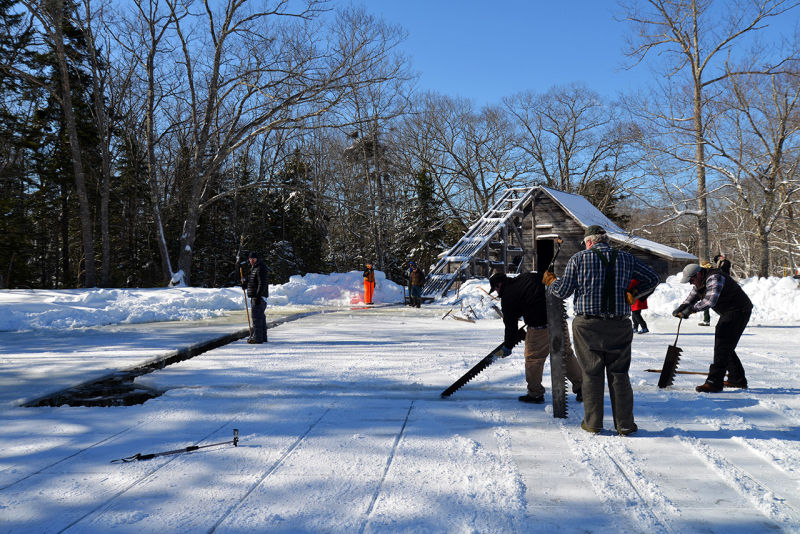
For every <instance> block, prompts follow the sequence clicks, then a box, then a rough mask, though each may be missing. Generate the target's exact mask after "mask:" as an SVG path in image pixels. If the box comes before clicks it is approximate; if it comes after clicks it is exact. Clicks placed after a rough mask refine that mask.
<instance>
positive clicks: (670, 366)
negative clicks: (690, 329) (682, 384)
mask: <svg viewBox="0 0 800 534" xmlns="http://www.w3.org/2000/svg"><path fill="white" fill-rule="evenodd" d="M681 322H683V317H681V318H680V320H679V321H678V331H677V332H676V333H675V343H674V344H673V345H670V346H669V347H667V356H666V357H665V358H664V365H662V366H661V376H660V377H659V378H658V387H659V388H665V387H667V386H671V385H672V381H673V380H675V372H676V370H677V369H678V362H679V361H680V359H681V352H682V350H683V349H681V348H680V347H678V335H679V334H680V333H681Z"/></svg>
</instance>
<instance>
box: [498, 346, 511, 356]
mask: <svg viewBox="0 0 800 534" xmlns="http://www.w3.org/2000/svg"><path fill="white" fill-rule="evenodd" d="M500 350H502V351H503V358H505V357H506V356H508V355H509V354H511V349H510V348H508V347H506V346H505V345H503V346H501V347H500Z"/></svg>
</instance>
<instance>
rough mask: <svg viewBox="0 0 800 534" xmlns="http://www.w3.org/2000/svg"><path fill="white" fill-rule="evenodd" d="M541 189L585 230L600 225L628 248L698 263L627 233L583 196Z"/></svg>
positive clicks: (543, 187) (688, 257)
mask: <svg viewBox="0 0 800 534" xmlns="http://www.w3.org/2000/svg"><path fill="white" fill-rule="evenodd" d="M540 189H541V190H542V191H544V192H545V193H547V195H548V196H549V197H550V198H552V199H553V202H555V203H556V204H558V205H559V206H561V208H562V209H563V210H564V211H565V212H566V213H567V214H569V215H570V217H572V218H573V219H574V220H575V222H577V223H578V224H580V225H581V226H583V228H588V227H589V226H591V225H593V224H599V225H600V226H602V227H603V228H605V230H606V233H608V237H609V238H610V239H612V240H614V241H617V242H620V243H622V244H624V245H626V246H630V247H633V248H638V249H640V250H645V251H647V252H650V253H652V254H656V255H658V256H662V257H665V258H669V259H671V260H678V261H692V260H694V261H697V256H695V255H694V254H690V253H688V252H684V251H682V250H678V249H677V248H672V247H669V246H667V245H662V244H661V243H656V242H655V241H650V240H649V239H644V238H642V237H638V236H635V235H633V234H631V233H629V232H626V231H625V230H623V229H622V228H620V227H619V226H618V225H617V224H616V223H615V222H614V221H612V220H611V219H609V218H608V217H606V216H605V215H603V212H601V211H600V210H599V209H597V208H596V207H594V205H592V203H591V202H589V201H588V200H586V199H585V198H584V197H582V196H581V195H573V194H571V193H565V192H563V191H558V190H557V189H551V188H549V187H545V186H540Z"/></svg>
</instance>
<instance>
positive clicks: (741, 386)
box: [722, 379, 747, 389]
mask: <svg viewBox="0 0 800 534" xmlns="http://www.w3.org/2000/svg"><path fill="white" fill-rule="evenodd" d="M722 385H723V386H725V387H726V388H737V389H747V379H744V380H740V381H737V382H731V381H730V380H726V381H725V382H723V383H722Z"/></svg>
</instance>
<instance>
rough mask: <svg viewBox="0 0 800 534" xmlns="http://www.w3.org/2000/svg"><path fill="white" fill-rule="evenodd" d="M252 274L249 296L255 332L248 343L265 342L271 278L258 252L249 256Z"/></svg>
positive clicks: (250, 276)
mask: <svg viewBox="0 0 800 534" xmlns="http://www.w3.org/2000/svg"><path fill="white" fill-rule="evenodd" d="M249 261H250V274H249V276H248V277H247V297H248V298H249V299H250V310H251V311H252V314H253V334H252V335H251V336H250V338H249V339H248V340H247V342H248V343H256V344H257V343H264V342H266V341H267V317H266V315H265V314H264V312H265V311H266V309H267V302H266V301H265V300H264V299H265V298H267V297H268V296H269V280H268V277H267V266H266V265H264V262H262V261H261V260H260V259H259V258H258V253H256V252H251V253H250V256H249Z"/></svg>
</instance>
